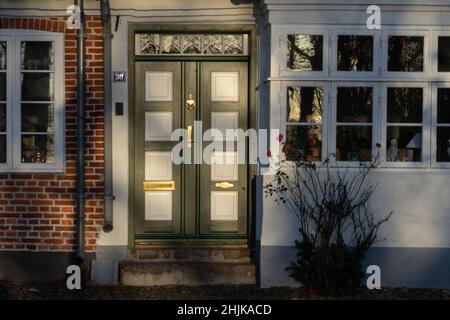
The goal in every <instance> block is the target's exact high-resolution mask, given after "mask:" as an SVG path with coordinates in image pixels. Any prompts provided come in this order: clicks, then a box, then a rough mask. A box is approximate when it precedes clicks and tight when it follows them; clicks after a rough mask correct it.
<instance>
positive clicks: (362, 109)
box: [337, 87, 372, 123]
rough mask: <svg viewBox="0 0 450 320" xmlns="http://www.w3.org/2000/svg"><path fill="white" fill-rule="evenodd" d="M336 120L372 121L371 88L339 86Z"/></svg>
mask: <svg viewBox="0 0 450 320" xmlns="http://www.w3.org/2000/svg"><path fill="white" fill-rule="evenodd" d="M337 122H366V123H367V122H369V123H370V122H372V88H370V87H339V88H338V89H337Z"/></svg>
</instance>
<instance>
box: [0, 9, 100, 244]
mask: <svg viewBox="0 0 450 320" xmlns="http://www.w3.org/2000/svg"><path fill="white" fill-rule="evenodd" d="M65 20H66V19H65V18H63V17H61V18H48V19H45V18H26V17H21V18H10V17H8V18H6V17H1V16H0V28H8V29H35V30H44V31H51V32H60V33H64V63H65V115H66V118H65V121H66V128H65V131H66V143H65V152H66V161H65V173H64V174H49V173H45V174H43V173H42V174H38V173H30V174H28V173H20V174H14V173H11V174H5V173H3V174H0V250H28V251H72V250H75V223H76V220H75V193H76V191H75V187H76V185H75V179H76V72H77V70H76V64H77V61H76V36H75V30H69V29H66V28H65ZM86 24H87V28H86V33H87V35H88V37H87V39H86V47H87V48H86V86H87V88H86V94H87V97H86V98H87V100H86V104H87V105H86V130H85V133H86V163H85V166H86V193H87V198H86V208H85V210H86V230H85V236H86V251H94V250H95V243H96V237H97V235H98V232H99V231H100V228H101V225H102V222H103V220H102V219H103V56H102V53H103V41H102V35H101V34H102V23H101V20H100V17H98V16H86Z"/></svg>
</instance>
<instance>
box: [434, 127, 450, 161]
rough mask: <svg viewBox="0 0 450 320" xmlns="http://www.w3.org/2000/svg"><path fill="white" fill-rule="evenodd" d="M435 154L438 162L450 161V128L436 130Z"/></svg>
mask: <svg viewBox="0 0 450 320" xmlns="http://www.w3.org/2000/svg"><path fill="white" fill-rule="evenodd" d="M436 151H437V154H436V160H437V161H438V162H449V161H450V127H438V128H437V150H436Z"/></svg>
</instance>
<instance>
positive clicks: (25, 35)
mask: <svg viewBox="0 0 450 320" xmlns="http://www.w3.org/2000/svg"><path fill="white" fill-rule="evenodd" d="M3 32H4V33H5V34H7V35H8V37H9V39H10V45H9V46H8V47H9V51H8V52H9V59H8V68H9V69H8V70H11V71H10V72H14V77H13V80H12V81H8V85H9V86H10V87H11V88H10V89H9V90H10V91H9V92H10V97H12V99H11V100H8V104H9V105H10V107H9V108H10V113H9V114H10V116H11V118H9V119H8V125H9V129H10V130H11V131H10V132H11V134H10V136H11V137H14V139H12V138H11V141H10V143H9V146H10V147H11V149H10V150H8V152H9V154H8V159H10V162H9V163H8V166H1V167H0V171H1V172H63V170H64V163H65V161H64V160H65V159H64V157H65V154H64V143H65V114H64V57H63V54H64V52H63V41H64V37H63V35H62V34H55V33H51V32H45V31H44V32H41V31H36V30H12V29H11V30H9V29H4V30H2V33H3ZM21 41H53V42H54V44H55V57H54V63H55V68H54V70H53V71H51V72H52V73H54V102H52V103H53V105H54V132H53V133H52V135H53V137H54V144H55V159H54V163H52V164H47V163H42V164H34V163H22V162H21V119H20V118H21V114H20V113H21V100H20V99H21V84H20V83H21V68H20V53H21V50H20V43H21ZM42 103H43V102H42ZM46 103H49V102H47V101H46Z"/></svg>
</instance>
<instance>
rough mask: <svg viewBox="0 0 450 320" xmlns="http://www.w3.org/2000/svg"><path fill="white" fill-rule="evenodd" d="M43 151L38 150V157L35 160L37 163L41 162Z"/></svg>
mask: <svg viewBox="0 0 450 320" xmlns="http://www.w3.org/2000/svg"><path fill="white" fill-rule="evenodd" d="M41 160H42V159H41V153H40V152H39V151H38V152H36V159H35V160H34V162H35V163H41Z"/></svg>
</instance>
